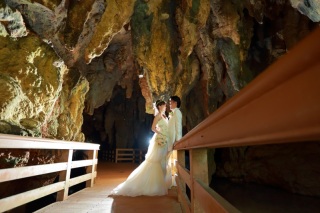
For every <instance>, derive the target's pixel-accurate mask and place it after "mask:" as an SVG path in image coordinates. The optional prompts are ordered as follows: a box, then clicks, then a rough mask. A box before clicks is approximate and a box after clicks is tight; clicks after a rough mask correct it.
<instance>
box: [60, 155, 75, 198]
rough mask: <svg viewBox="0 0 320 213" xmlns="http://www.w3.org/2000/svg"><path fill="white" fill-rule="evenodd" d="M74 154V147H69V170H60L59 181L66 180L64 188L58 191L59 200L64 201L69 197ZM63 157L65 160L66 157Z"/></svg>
mask: <svg viewBox="0 0 320 213" xmlns="http://www.w3.org/2000/svg"><path fill="white" fill-rule="evenodd" d="M72 155H73V149H69V152H68V165H67V170H65V171H62V172H60V175H59V181H64V182H65V184H64V190H62V191H59V192H58V193H57V201H63V200H65V199H67V197H68V192H69V180H70V174H71V164H72ZM62 159H64V160H65V158H64V157H62Z"/></svg>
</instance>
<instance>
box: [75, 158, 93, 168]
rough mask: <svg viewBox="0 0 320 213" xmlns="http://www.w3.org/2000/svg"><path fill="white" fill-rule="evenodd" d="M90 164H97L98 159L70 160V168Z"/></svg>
mask: <svg viewBox="0 0 320 213" xmlns="http://www.w3.org/2000/svg"><path fill="white" fill-rule="evenodd" d="M92 164H98V159H94V160H77V161H72V164H71V165H72V166H71V168H72V169H74V168H79V167H84V166H92Z"/></svg>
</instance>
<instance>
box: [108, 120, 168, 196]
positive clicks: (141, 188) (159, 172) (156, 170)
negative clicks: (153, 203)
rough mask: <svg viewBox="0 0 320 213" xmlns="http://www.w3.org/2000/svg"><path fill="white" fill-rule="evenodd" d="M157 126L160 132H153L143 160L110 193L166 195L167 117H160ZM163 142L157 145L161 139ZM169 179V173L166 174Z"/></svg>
mask: <svg viewBox="0 0 320 213" xmlns="http://www.w3.org/2000/svg"><path fill="white" fill-rule="evenodd" d="M157 126H158V127H159V129H160V132H161V134H157V133H155V134H154V135H153V137H152V139H151V140H150V144H149V147H148V151H147V154H146V156H145V161H143V162H142V163H141V164H140V165H139V167H137V168H136V169H135V170H134V171H133V172H132V173H131V174H130V175H129V177H128V178H127V180H126V181H125V182H123V183H121V184H119V185H118V186H117V187H116V188H115V189H113V190H112V192H111V194H112V195H124V196H131V197H135V196H140V195H147V196H155V195H166V194H167V193H168V187H167V184H166V179H168V178H166V173H167V172H166V170H167V168H166V167H167V165H166V164H167V163H166V155H167V151H168V150H167V149H168V148H167V146H168V144H167V140H168V136H167V135H168V119H165V118H161V119H160V120H159V121H158V123H157ZM163 140H165V143H164V144H162V145H159V144H158V143H160V142H161V141H163ZM167 177H170V179H171V173H170V174H167Z"/></svg>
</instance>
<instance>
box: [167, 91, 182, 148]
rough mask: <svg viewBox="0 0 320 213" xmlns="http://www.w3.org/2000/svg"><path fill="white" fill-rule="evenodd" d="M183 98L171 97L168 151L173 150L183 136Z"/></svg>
mask: <svg viewBox="0 0 320 213" xmlns="http://www.w3.org/2000/svg"><path fill="white" fill-rule="evenodd" d="M180 104H181V100H180V98H179V97H178V96H171V97H170V99H169V106H170V110H171V112H170V113H169V114H170V115H169V124H168V134H169V143H168V152H171V151H172V148H173V145H174V143H175V142H177V141H178V140H180V139H181V137H182V114H181V111H180V109H179V108H180Z"/></svg>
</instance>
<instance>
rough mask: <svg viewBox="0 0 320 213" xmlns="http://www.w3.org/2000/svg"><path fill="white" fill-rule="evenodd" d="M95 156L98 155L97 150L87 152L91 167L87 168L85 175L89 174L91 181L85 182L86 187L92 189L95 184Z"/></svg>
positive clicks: (96, 157)
mask: <svg viewBox="0 0 320 213" xmlns="http://www.w3.org/2000/svg"><path fill="white" fill-rule="evenodd" d="M97 154H98V152H97V150H92V151H89V152H88V159H92V165H91V166H89V167H88V168H87V174H88V173H91V179H90V180H87V181H86V187H92V186H93V184H94V183H95V176H94V173H95V171H96V170H97V168H96V165H97V164H95V159H98V156H97Z"/></svg>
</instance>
